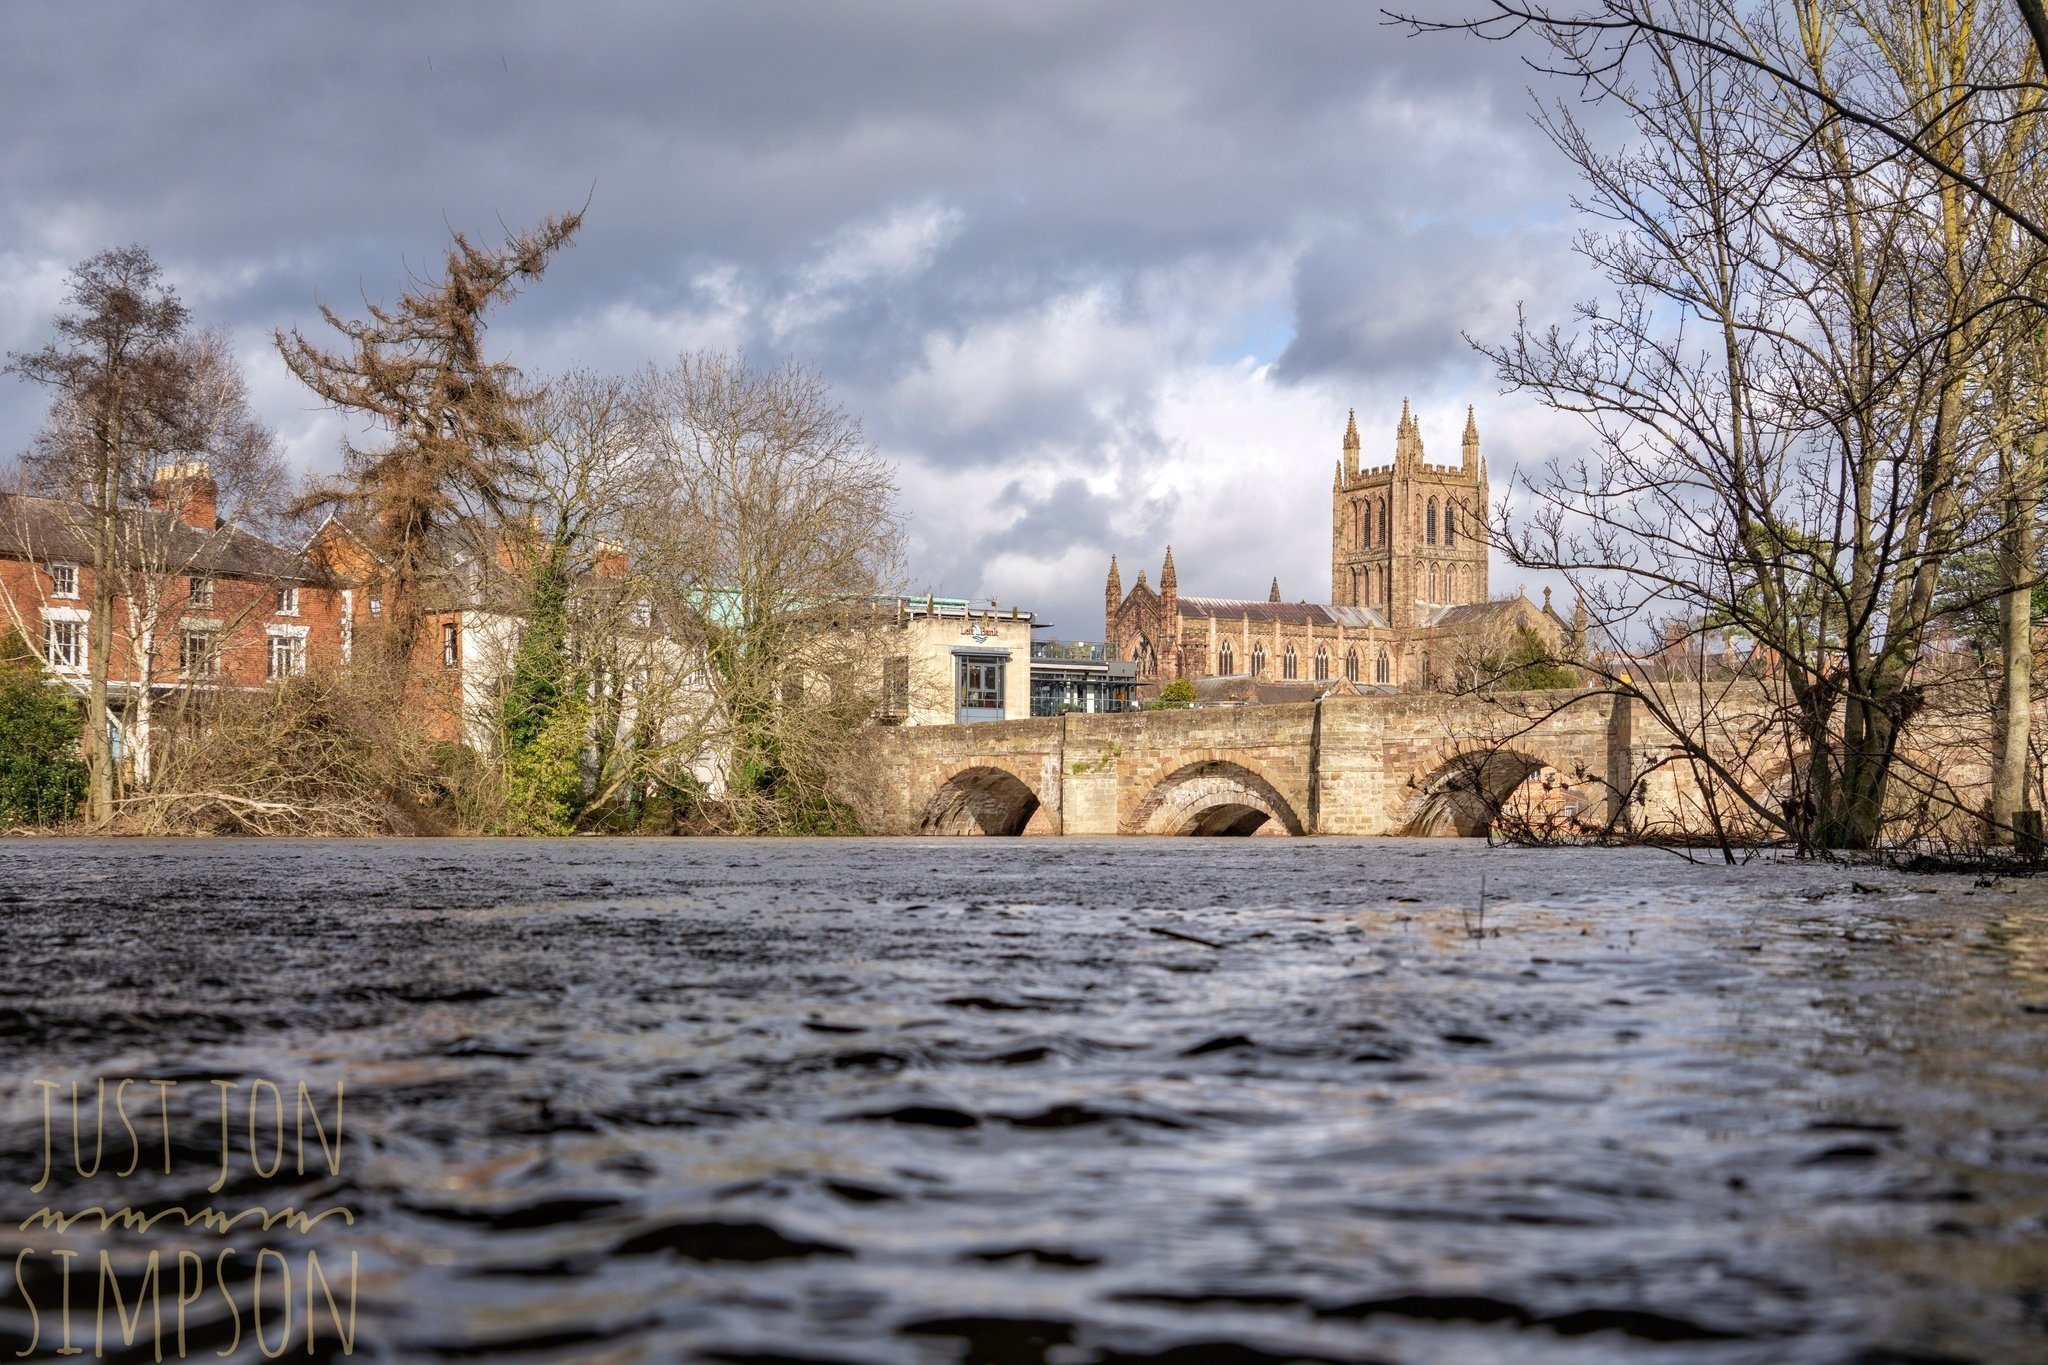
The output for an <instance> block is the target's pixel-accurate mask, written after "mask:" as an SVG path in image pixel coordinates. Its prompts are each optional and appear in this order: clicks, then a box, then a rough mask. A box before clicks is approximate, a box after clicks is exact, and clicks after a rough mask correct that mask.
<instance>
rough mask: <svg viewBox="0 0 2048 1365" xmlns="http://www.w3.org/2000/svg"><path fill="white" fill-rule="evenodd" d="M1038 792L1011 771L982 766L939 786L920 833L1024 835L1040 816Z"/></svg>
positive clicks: (927, 806) (919, 822) (983, 764)
mask: <svg viewBox="0 0 2048 1365" xmlns="http://www.w3.org/2000/svg"><path fill="white" fill-rule="evenodd" d="M1040 804H1041V803H1040V802H1039V799H1038V793H1037V792H1036V791H1034V790H1032V788H1031V785H1030V784H1029V783H1028V782H1026V781H1025V780H1024V779H1023V778H1021V777H1019V776H1017V774H1015V773H1013V772H1011V771H1010V770H1009V769H1007V768H999V767H996V766H995V765H993V764H987V763H978V764H973V765H970V766H968V767H965V768H962V769H960V770H959V771H958V772H956V773H954V774H952V775H951V776H949V777H948V778H947V779H946V780H945V781H944V782H942V783H940V784H939V789H938V791H937V792H935V793H933V795H932V799H931V800H930V801H928V802H926V803H925V808H924V814H923V816H922V817H921V818H920V819H919V821H918V827H917V832H918V833H920V834H999V835H1008V834H1022V833H1023V832H1024V827H1025V826H1026V825H1029V824H1030V823H1031V817H1032V816H1034V815H1036V814H1038V811H1039V806H1040Z"/></svg>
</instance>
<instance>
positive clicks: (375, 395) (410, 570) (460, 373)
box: [276, 210, 583, 661]
mask: <svg viewBox="0 0 2048 1365" xmlns="http://www.w3.org/2000/svg"><path fill="white" fill-rule="evenodd" d="M582 222H583V213H582V211H581V210H578V211H576V212H574V213H568V214H564V215H562V216H561V217H558V218H548V219H545V220H543V221H542V222H541V224H540V225H539V226H538V227H535V228H532V229H530V230H528V231H525V232H519V233H514V234H512V235H510V236H509V237H507V238H506V240H505V242H504V244H503V245H501V246H498V247H495V248H490V249H486V248H484V247H480V246H477V245H476V244H475V243H473V242H471V241H470V239H469V238H468V237H467V236H465V235H464V234H462V233H460V232H457V233H455V234H453V240H452V241H451V242H450V244H449V248H448V254H447V259H446V263H445V266H444V269H443V271H442V274H441V277H440V278H439V279H437V280H432V281H416V282H415V284H414V286H413V287H412V288H411V289H408V290H406V291H405V292H404V293H402V294H400V295H399V297H398V302H397V304H395V305H392V306H385V305H380V304H374V303H373V304H369V305H368V308H369V317H368V318H367V319H360V320H358V319H349V318H344V317H342V316H341V315H339V314H338V313H336V312H335V311H334V310H333V309H331V308H329V307H327V306H326V305H325V304H322V305H321V307H320V315H321V316H322V317H323V318H325V319H326V320H327V324H328V325H329V326H330V327H332V328H334V330H335V331H337V332H339V333H341V335H342V337H343V339H344V343H345V344H344V345H343V346H342V347H341V348H340V349H338V350H325V349H322V348H321V347H319V346H316V345H314V344H313V343H312V342H311V341H309V340H307V338H306V337H305V336H304V335H302V334H301V333H300V332H299V331H298V330H297V329H296V328H295V329H293V330H292V331H290V332H284V331H279V332H278V333H277V336H276V340H277V348H278V351H279V353H280V354H281V355H282V356H283V357H284V362H285V364H286V366H288V367H289V368H290V369H291V372H292V373H293V374H295V375H297V376H298V378H299V379H300V381H301V382H303V383H304V384H305V385H306V387H308V388H310V389H311V390H312V391H313V392H314V393H316V394H318V395H319V396H320V398H321V399H322V400H323V401H325V402H326V403H328V404H330V405H331V406H333V407H336V408H339V409H341V410H342V411H344V412H348V413H352V414H356V415H358V416H360V417H363V418H366V419H368V420H369V421H370V422H371V423H372V424H373V425H375V426H376V427H377V428H379V429H380V430H381V431H382V432H383V433H384V440H383V441H381V442H380V443H379V444H377V445H376V446H374V447H372V448H368V449H365V448H362V447H358V446H356V445H355V444H353V443H347V444H345V445H344V447H343V452H342V453H343V458H344V461H345V464H344V475H343V477H342V478H341V479H339V480H335V481H330V482H328V483H325V484H323V485H320V486H319V487H316V488H315V489H313V490H312V491H311V492H310V493H309V494H307V496H306V497H305V498H304V499H302V500H301V503H300V507H301V510H307V511H310V510H314V509H318V508H330V509H343V510H346V511H349V512H352V513H354V514H356V516H357V517H359V518H360V520H361V523H362V530H363V532H364V534H365V537H366V539H367V540H368V542H369V545H370V548H371V550H373V551H374V552H375V553H376V554H377V556H378V557H379V558H380V559H381V560H382V561H383V563H384V567H385V572H386V575H387V578H386V581H385V584H384V592H385V601H386V604H387V608H388V622H389V624H388V626H387V628H386V629H387V634H386V638H385V645H386V648H387V650H388V653H389V656H390V657H391V658H393V659H395V660H401V661H402V660H404V659H406V658H407V657H408V656H409V655H410V652H411V650H412V647H413V642H414V641H415V640H416V639H417V638H418V635H419V630H420V621H421V612H422V604H421V602H420V597H419V589H420V580H421V577H422V575H423V573H424V572H425V570H426V568H427V565H428V559H429V556H430V555H431V554H432V553H433V550H434V542H435V541H436V539H437V537H438V534H439V533H440V532H442V531H444V530H446V529H447V528H448V526H449V525H450V524H451V523H452V522H453V521H454V520H455V519H456V518H457V517H458V516H459V515H460V514H461V512H462V510H463V509H464V507H465V505H466V504H473V505H476V506H480V507H481V508H482V509H484V510H487V511H489V512H490V513H492V514H494V515H495V514H498V513H499V512H501V511H502V504H503V502H504V487H505V482H506V477H507V473H508V471H509V470H516V469H517V468H518V466H519V463H520V461H521V460H522V458H523V455H522V452H523V450H524V449H525V447H526V446H527V445H528V443H529V440H530V437H529V433H528V429H527V423H526V416H525V410H526V404H527V403H528V402H529V400H530V398H531V395H530V394H528V393H527V392H526V391H525V390H524V389H523V388H522V386H521V383H520V376H519V371H518V370H517V369H516V368H514V367H513V366H512V365H511V364H509V363H507V362H505V361H502V360H497V361H494V360H490V359H488V358H487V357H486V356H485V353H484V344H483V334H484V328H485V323H484V314H485V313H486V311H487V310H489V309H490V308H491V307H492V306H493V305H496V304H502V303H505V302H508V301H509V300H510V299H512V298H513V297H514V296H515V295H516V294H518V292H519V290H520V289H521V287H522V286H524V285H526V284H528V283H530V282H532V281H534V280H537V279H539V278H540V277H541V274H542V273H543V272H544V271H545V270H546V269H547V266H548V262H549V261H550V260H551V259H552V258H553V257H554V255H555V253H556V252H557V251H559V250H561V248H562V247H563V246H565V245H566V244H567V243H568V241H569V239H570V238H571V237H572V236H574V235H575V232H576V230H577V228H578V227H580V226H581V225H582Z"/></svg>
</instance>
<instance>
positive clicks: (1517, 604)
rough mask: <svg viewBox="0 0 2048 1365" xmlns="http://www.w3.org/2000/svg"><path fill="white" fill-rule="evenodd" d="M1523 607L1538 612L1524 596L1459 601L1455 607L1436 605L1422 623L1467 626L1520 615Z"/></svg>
mask: <svg viewBox="0 0 2048 1365" xmlns="http://www.w3.org/2000/svg"><path fill="white" fill-rule="evenodd" d="M1524 607H1527V608H1528V609H1529V611H1528V614H1529V615H1532V616H1533V615H1539V614H1540V613H1539V611H1538V609H1537V606H1536V604H1535V603H1534V602H1531V601H1530V600H1529V599H1528V598H1526V597H1496V598H1494V599H1493V600H1492V601H1491V602H1461V603H1459V604H1458V605H1457V606H1455V607H1438V608H1437V609H1436V610H1435V611H1433V612H1431V613H1430V614H1429V615H1427V616H1425V617H1423V618H1422V624H1423V625H1425V626H1439V627H1440V626H1469V625H1474V624H1476V623H1478V622H1481V621H1487V620H1495V619H1498V618H1500V617H1503V616H1521V615H1523V611H1522V608H1524Z"/></svg>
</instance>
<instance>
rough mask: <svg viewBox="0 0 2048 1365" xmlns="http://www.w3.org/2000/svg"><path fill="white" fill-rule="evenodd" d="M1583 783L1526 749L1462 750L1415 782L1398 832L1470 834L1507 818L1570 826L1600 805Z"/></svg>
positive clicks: (1532, 824)
mask: <svg viewBox="0 0 2048 1365" xmlns="http://www.w3.org/2000/svg"><path fill="white" fill-rule="evenodd" d="M1581 785H1582V784H1580V783H1577V782H1575V781H1574V780H1573V778H1572V776H1571V770H1570V769H1569V768H1561V767H1560V766H1559V765H1557V764H1553V763H1551V762H1550V761H1549V760H1547V759H1544V758H1542V757H1540V756H1539V755H1536V754H1534V753H1530V752H1528V751H1526V750H1522V749H1508V748H1493V749H1471V750H1463V751H1460V752H1457V753H1453V754H1450V755H1449V756H1447V757H1444V758H1442V759H1441V760H1440V761H1438V762H1437V764H1436V766H1435V767H1433V768H1431V769H1430V770H1429V772H1428V774H1427V775H1426V776H1424V777H1423V778H1421V779H1420V780H1419V781H1417V782H1415V783H1414V786H1415V788H1416V790H1415V794H1414V795H1413V796H1412V797H1410V798H1409V800H1408V802H1407V805H1406V806H1405V807H1404V808H1403V810H1402V812H1401V815H1400V818H1399V819H1398V820H1397V821H1396V822H1395V827H1394V833H1396V834H1414V835H1462V836H1464V837H1467V838H1472V837H1477V836H1483V835H1486V834H1488V833H1490V832H1491V831H1492V830H1493V828H1494V827H1495V825H1496V824H1497V823H1499V822H1501V821H1503V820H1512V821H1515V822H1517V823H1521V824H1526V825H1528V826H1530V827H1531V828H1539V829H1540V828H1542V827H1544V826H1552V827H1564V826H1569V825H1571V824H1573V823H1575V822H1577V821H1578V820H1579V819H1580V818H1581V815H1582V813H1586V812H1589V811H1591V810H1592V808H1593V807H1595V806H1596V805H1597V801H1595V800H1594V799H1593V798H1592V797H1591V796H1590V795H1589V794H1588V793H1587V792H1584V791H1581V790H1580V789H1579V788H1580V786H1581ZM1594 813H1595V814H1597V812H1594Z"/></svg>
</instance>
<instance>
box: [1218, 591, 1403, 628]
mask: <svg viewBox="0 0 2048 1365" xmlns="http://www.w3.org/2000/svg"><path fill="white" fill-rule="evenodd" d="M1178 602H1179V608H1180V614H1181V615H1182V616H1184V617H1191V618H1193V619H1195V620H1206V619H1208V618H1209V617H1212V616H1213V617H1218V618H1222V617H1228V618H1230V619H1231V620H1233V621H1234V620H1236V619H1238V618H1239V617H1244V618H1246V619H1247V620H1251V621H1257V622H1262V623H1265V624H1269V625H1270V624H1272V623H1275V622H1278V623H1279V624H1281V625H1287V626H1348V627H1350V628H1352V629H1354V630H1359V629H1366V628H1377V629H1380V630H1385V629H1386V626H1387V618H1386V617H1385V616H1383V615H1381V614H1380V611H1379V609H1378V608H1377V607H1336V606H1330V605H1328V604H1326V603H1322V602H1271V601H1268V600H1266V599H1265V598H1259V599H1256V600H1254V599H1252V598H1237V597H1182V598H1180V599H1178Z"/></svg>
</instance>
